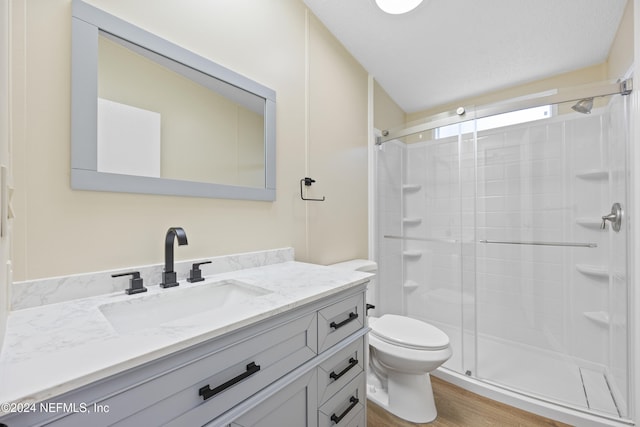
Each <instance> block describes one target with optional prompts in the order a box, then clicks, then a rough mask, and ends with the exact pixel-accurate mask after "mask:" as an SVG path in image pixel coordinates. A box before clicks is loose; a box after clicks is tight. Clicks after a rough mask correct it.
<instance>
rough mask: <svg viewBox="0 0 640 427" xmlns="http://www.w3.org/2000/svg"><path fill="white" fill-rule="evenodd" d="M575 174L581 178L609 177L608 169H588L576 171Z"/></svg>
mask: <svg viewBox="0 0 640 427" xmlns="http://www.w3.org/2000/svg"><path fill="white" fill-rule="evenodd" d="M576 176H577V177H578V178H582V179H593V180H596V179H609V171H607V170H604V169H588V170H583V171H579V172H577V173H576Z"/></svg>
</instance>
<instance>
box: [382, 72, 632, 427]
mask: <svg viewBox="0 0 640 427" xmlns="http://www.w3.org/2000/svg"><path fill="white" fill-rule="evenodd" d="M632 89H633V81H632V79H627V80H624V81H622V82H615V83H604V84H603V83H600V84H593V85H585V86H580V87H572V88H564V89H558V90H554V91H552V92H551V91H550V92H547V93H545V94H542V95H540V96H536V95H533V96H531V97H528V98H527V97H524V98H521V99H519V100H515V101H511V102H509V101H507V102H503V103H498V104H491V105H488V106H480V107H475V106H467V107H460V108H458V109H457V111H448V112H443V113H440V114H437V115H433V116H430V117H429V118H426V119H423V120H421V121H420V122H413V123H410V124H408V126H405V127H397V128H392V129H388V130H383V131H381V132H379V133H377V134H376V136H375V145H377V146H379V145H381V144H383V143H385V142H387V141H391V140H399V139H401V138H403V137H406V136H409V135H413V134H416V133H419V132H425V131H428V130H432V129H434V128H438V127H442V126H447V125H451V124H456V123H462V122H466V121H470V120H476V119H479V118H483V117H488V116H493V115H497V114H502V113H506V112H511V111H515V110H521V109H526V108H533V107H539V106H543V105H549V104H560V103H566V102H572V101H578V100H581V99H584V98H591V97H604V96H609V95H617V94H620V95H629V94H631V93H632ZM639 97H640V95H639V94H633V97H632V98H631V102H630V108H631V114H630V117H629V119H630V121H631V123H634V119H636V118H638V117H640V105H639V102H638V98H639ZM634 113H636V115H633V114H634ZM634 129H635V127H634V126H633V125H631V133H630V137H629V144H628V147H627V151H628V153H629V154H630V156H629V157H630V158H631V159H633V158H634V154H635V157H640V149H638V150H637V152H636V151H635V150H633V148H632V146H633V145H634V142H637V140H638V136H639V135H640V129H636V130H635V133H634ZM627 173H628V175H629V181H628V183H627V185H628V192H627V194H628V195H629V197H628V200H627V206H629V207H633V206H635V203H637V202H636V200H635V198H634V197H633V192H634V189H635V188H638V186H637V185H635V184H637V183H638V182H640V177H639V176H634V172H633V171H632V169H628V172H627ZM634 178H635V180H634ZM627 220H629V221H632V219H631V218H630V216H629V215H627ZM376 228H377V227H376ZM636 234H637V233H636V232H635V231H632V232H630V233H629V234H628V239H629V242H628V248H629V252H630V253H629V255H628V256H629V260H630V261H629V264H630V265H629V266H628V271H629V277H628V282H627V286H628V288H629V292H628V293H629V295H628V300H629V301H628V311H627V317H628V322H629V323H628V330H627V336H628V341H627V344H628V346H627V352H628V356H629V359H628V360H629V367H628V369H629V378H630V379H631V380H630V390H629V396H628V402H627V403H628V405H629V413H628V416H629V418H630V419H632V420H636V419H637V417H638V401H639V400H640V393H638V376H639V374H638V367H637V366H635V365H636V364H635V363H633V361H634V360H635V358H634V354H635V353H636V349H637V348H638V343H636V342H635V340H634V339H633V338H634V337H635V336H637V335H638V334H639V331H638V329H640V328H639V327H638V326H639V325H637V324H636V323H637V319H636V318H634V317H633V316H634V311H633V310H632V309H633V307H634V306H635V305H636V304H634V302H635V301H636V300H639V298H638V296H637V294H634V292H633V291H632V290H631V289H630V288H631V284H632V283H634V277H635V269H636V268H635V267H634V266H633V261H632V260H633V258H632V257H633V255H634V253H635V252H636V251H635V250H634V248H635V247H636V246H637V245H638V239H637V238H636ZM376 238H378V239H379V238H381V236H376ZM634 343H635V347H634ZM451 374H453V375H450V374H449V373H446V374H445V375H444V377H447V380H449V381H452V382H455V383H459V384H460V385H463V386H465V388H468V389H470V390H472V391H476V392H481V394H485V395H487V396H489V397H492V398H495V399H496V400H501V401H505V402H507V403H510V404H514V406H520V407H522V405H523V402H524V409H527V410H532V411H534V412H539V413H541V414H545V413H546V414H547V415H551V414H553V413H554V412H557V411H559V409H552V408H550V407H549V404H548V403H545V402H544V401H538V400H537V399H535V398H533V399H532V398H529V397H527V395H522V394H520V393H515V394H512V395H511V396H509V395H508V394H509V393H508V390H507V394H506V395H505V390H504V389H503V388H500V387H493V386H492V385H491V384H490V383H487V382H485V381H482V380H478V379H475V378H468V377H466V378H465V377H464V375H462V374H458V373H454V372H452V373H451ZM456 376H459V378H456ZM634 379H635V381H634ZM468 380H470V384H471V386H470V387H469V384H462V383H463V382H466V381H468ZM474 383H475V385H474ZM492 388H493V389H492ZM532 405H533V406H538V410H534V409H532ZM551 405H552V406H555V404H551ZM559 407H560V408H562V407H563V405H562V404H559ZM578 412H579V413H581V416H582V415H584V416H585V417H587V418H589V417H591V415H590V414H589V413H583V412H582V411H578ZM558 413H559V412H558ZM565 415H566V414H565ZM551 416H553V415H551ZM560 418H563V417H560ZM596 418H599V417H596ZM629 418H627V419H629ZM610 421H613V422H614V423H615V422H616V421H619V423H620V424H619V425H627V424H626V423H624V421H623V420H610ZM594 425H596V424H594ZM612 425H618V424H612Z"/></svg>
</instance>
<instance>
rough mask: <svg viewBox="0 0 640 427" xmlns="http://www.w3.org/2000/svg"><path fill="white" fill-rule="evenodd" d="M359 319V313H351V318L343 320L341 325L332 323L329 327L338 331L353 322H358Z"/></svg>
mask: <svg viewBox="0 0 640 427" xmlns="http://www.w3.org/2000/svg"><path fill="white" fill-rule="evenodd" d="M357 318H358V313H354V312H351V313H349V318H347V319H345V320H343V321H342V322H340V323H336V322H331V323H329V326H331V327H332V328H334V329H338V328H341V327H343V326H344V325H346V324H347V323H349V322H351V321H352V320H356V319H357Z"/></svg>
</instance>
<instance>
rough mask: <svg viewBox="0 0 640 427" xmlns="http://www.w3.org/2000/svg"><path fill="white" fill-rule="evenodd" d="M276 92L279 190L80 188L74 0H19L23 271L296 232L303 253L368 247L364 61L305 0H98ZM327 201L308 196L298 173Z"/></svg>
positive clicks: (108, 262)
mask: <svg viewBox="0 0 640 427" xmlns="http://www.w3.org/2000/svg"><path fill="white" fill-rule="evenodd" d="M90 3H91V4H93V5H95V6H98V7H100V8H102V9H104V10H106V11H108V12H110V13H112V14H114V15H117V16H119V17H121V18H123V19H125V20H127V21H129V22H132V23H134V24H135V25H138V26H140V27H142V28H144V29H146V30H149V31H152V32H154V33H156V34H158V35H159V36H161V37H163V38H166V39H168V40H171V41H172V42H174V43H177V44H179V45H181V46H183V47H185V48H187V49H189V50H192V51H194V52H196V53H198V54H200V55H203V56H205V57H208V58H210V59H212V60H214V61H216V62H218V63H220V64H222V65H224V66H226V67H228V68H231V69H233V70H235V71H237V72H239V73H241V74H244V75H246V76H247V77H249V78H251V79H253V80H256V81H258V82H259V83H262V84H263V85H265V86H269V87H271V88H272V89H274V90H275V91H276V93H277V124H276V126H277V162H278V164H277V177H276V179H277V200H276V201H275V202H273V203H270V202H252V201H238V200H217V199H199V198H187V197H168V196H150V195H137V194H120V193H103V192H90V191H72V190H71V189H70V185H69V179H70V178H69V170H70V113H69V111H70V79H71V76H70V14H71V9H70V8H71V4H70V0H16V1H14V2H12V4H13V7H14V9H15V14H14V17H13V21H14V28H13V39H14V40H15V43H14V44H13V45H12V49H13V51H14V57H15V58H16V61H15V62H14V64H13V71H14V75H13V80H12V86H13V87H14V98H15V102H14V109H13V113H14V117H13V119H12V120H13V123H14V125H15V126H17V127H18V128H19V131H18V132H16V133H15V134H14V146H15V148H16V149H15V153H14V161H15V163H14V176H15V186H16V194H15V210H16V215H17V218H16V220H15V233H14V239H13V260H14V265H15V268H14V270H15V277H14V279H15V280H27V279H36V278H41V277H49V276H56V275H67V274H72V273H79V272H88V271H96V270H103V269H109V268H120V267H126V266H134V265H142V264H154V263H159V262H161V261H162V259H163V240H164V233H165V232H166V229H167V228H168V227H171V226H182V227H184V229H185V230H186V232H187V236H188V238H189V245H188V246H182V247H180V248H176V259H188V258H197V257H206V256H212V255H221V254H230V253H237V252H246V251H254V250H261V249H269V248H276V247H284V246H293V247H294V248H295V250H296V256H297V258H298V259H300V260H304V261H310V262H318V263H323V262H332V261H333V260H341V259H346V258H352V257H363V256H366V254H367V237H366V236H367V235H366V221H367V215H366V191H367V190H366V144H367V140H366V135H367V120H366V119H367V117H366V108H367V102H366V97H367V74H366V72H365V71H364V70H363V69H362V68H361V67H360V66H359V65H358V64H357V63H356V62H355V61H354V60H353V59H352V58H351V57H350V55H348V54H347V53H346V51H345V50H344V49H343V48H342V47H341V46H340V45H339V44H338V43H337V42H336V41H335V40H334V39H333V38H332V37H331V36H330V35H329V34H328V33H327V32H326V30H325V29H324V28H323V27H322V25H320V24H319V22H317V21H316V20H315V19H314V18H313V17H312V16H311V14H310V13H308V12H307V10H306V8H305V6H304V4H303V3H302V2H301V1H299V0H279V1H269V2H266V1H264V0H226V1H222V0H220V1H215V2H201V1H198V0H184V1H180V2H176V1H170V0H154V1H151V0H127V1H124V0H123V1H112V0H111V1H109V0H91V1H90ZM305 176H311V177H313V178H314V179H316V180H317V183H316V184H314V186H313V189H312V191H313V192H315V191H317V192H318V194H319V193H322V194H323V195H326V197H327V202H325V203H315V204H313V202H303V201H302V200H300V197H299V181H300V179H302V178H303V177H305Z"/></svg>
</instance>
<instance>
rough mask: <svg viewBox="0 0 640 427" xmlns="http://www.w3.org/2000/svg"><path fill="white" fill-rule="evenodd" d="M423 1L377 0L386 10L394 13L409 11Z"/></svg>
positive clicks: (380, 6)
mask: <svg viewBox="0 0 640 427" xmlns="http://www.w3.org/2000/svg"><path fill="white" fill-rule="evenodd" d="M420 3H422V0H376V4H377V5H378V7H379V8H380V9H382V10H383V11H384V12H387V13H390V14H392V15H400V14H401V13H407V12H409V11H411V10H413V9H415V8H416V7H418V6H419V5H420Z"/></svg>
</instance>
